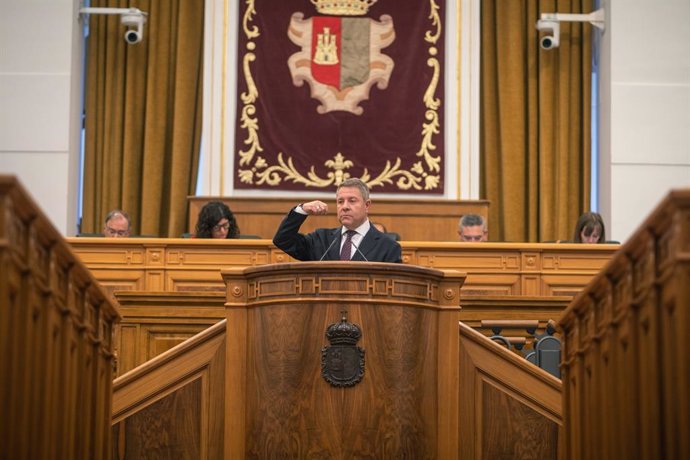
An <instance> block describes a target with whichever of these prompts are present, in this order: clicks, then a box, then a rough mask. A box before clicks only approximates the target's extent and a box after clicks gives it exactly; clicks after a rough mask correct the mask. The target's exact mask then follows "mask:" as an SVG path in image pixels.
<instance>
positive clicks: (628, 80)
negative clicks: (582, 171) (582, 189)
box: [601, 0, 690, 241]
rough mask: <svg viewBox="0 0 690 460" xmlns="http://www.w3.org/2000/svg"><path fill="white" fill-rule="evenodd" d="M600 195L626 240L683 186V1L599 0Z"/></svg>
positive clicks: (686, 15)
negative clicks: (603, 14) (602, 24)
mask: <svg viewBox="0 0 690 460" xmlns="http://www.w3.org/2000/svg"><path fill="white" fill-rule="evenodd" d="M604 6H605V8H606V10H607V29H606V33H605V34H604V36H603V41H602V80H601V85H602V86H601V91H602V112H601V115H602V133H601V141H602V142H601V152H602V164H601V166H602V177H601V186H602V197H601V210H602V212H603V213H604V214H605V215H607V216H608V217H609V218H610V220H609V222H610V225H609V229H607V237H609V238H611V239H616V240H620V241H624V240H626V239H627V238H628V237H629V236H630V234H631V233H632V232H633V231H634V230H635V229H636V228H637V227H638V225H639V224H640V223H641V221H642V220H644V218H645V217H646V216H647V215H648V214H649V213H650V211H651V210H652V209H654V208H655V207H656V205H657V204H658V202H659V201H660V200H661V198H662V197H663V196H665V195H666V194H667V193H668V191H669V190H670V189H672V188H680V187H690V2H689V1H688V0H664V1H663V2H649V1H641V0H606V1H605V2H604Z"/></svg>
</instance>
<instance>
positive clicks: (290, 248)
mask: <svg viewBox="0 0 690 460" xmlns="http://www.w3.org/2000/svg"><path fill="white" fill-rule="evenodd" d="M306 219H307V216H306V215H304V214H300V213H298V212H295V210H294V209H293V210H291V211H290V213H289V214H288V215H287V216H286V217H285V219H283V221H282V222H281V223H280V227H278V231H276V234H275V236H274V237H273V244H275V245H276V246H277V247H278V248H280V249H282V250H283V251H285V252H286V253H287V254H289V255H290V256H292V257H293V258H295V259H297V260H340V240H341V238H342V235H341V233H342V232H341V227H338V228H319V229H317V230H316V231H314V232H312V233H308V234H306V235H304V234H302V233H299V228H300V226H301V225H302V223H303V222H304V221H305V220H306ZM326 250H328V253H326ZM352 250H353V251H354V254H353V256H352V260H359V261H364V260H367V261H369V262H395V263H400V262H402V256H401V249H400V245H399V244H398V243H397V241H393V239H392V238H389V237H387V236H386V235H384V234H383V233H381V232H379V231H378V230H376V228H374V226H373V225H372V226H371V227H370V228H369V231H368V232H367V234H366V235H364V238H363V239H362V241H361V243H360V245H359V251H358V250H357V249H355V248H354V246H353V248H352ZM324 254H326V255H325V256H324ZM362 254H363V255H364V256H362ZM365 258H366V259H365Z"/></svg>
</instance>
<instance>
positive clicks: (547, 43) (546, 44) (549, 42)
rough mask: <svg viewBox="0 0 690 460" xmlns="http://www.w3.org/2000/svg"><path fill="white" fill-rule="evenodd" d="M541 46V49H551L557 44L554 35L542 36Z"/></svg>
mask: <svg viewBox="0 0 690 460" xmlns="http://www.w3.org/2000/svg"><path fill="white" fill-rule="evenodd" d="M539 46H541V49H543V50H550V49H551V48H554V47H555V46H556V42H555V40H554V37H553V36H552V35H544V36H543V37H541V40H539Z"/></svg>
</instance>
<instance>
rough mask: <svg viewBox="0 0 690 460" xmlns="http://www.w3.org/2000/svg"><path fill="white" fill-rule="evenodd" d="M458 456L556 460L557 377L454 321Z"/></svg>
mask: <svg viewBox="0 0 690 460" xmlns="http://www.w3.org/2000/svg"><path fill="white" fill-rule="evenodd" d="M459 366H460V380H459V383H458V388H459V394H460V405H459V406H460V407H459V412H460V418H459V420H460V427H459V430H458V436H459V442H458V444H459V447H460V452H459V455H458V458H461V459H475V458H487V459H489V458H539V459H556V458H562V457H561V453H562V438H563V433H562V432H563V413H562V409H561V381H560V380H559V379H557V378H555V377H553V376H552V375H550V374H548V373H547V372H545V371H544V370H542V369H539V368H538V367H536V366H534V365H533V364H531V363H529V362H527V361H526V360H525V359H523V358H521V357H518V356H517V355H515V354H514V353H512V352H510V351H508V350H506V349H505V348H503V347H501V346H500V345H498V344H496V343H494V342H492V341H491V340H489V339H487V338H486V337H484V336H483V335H482V334H480V333H479V332H477V331H475V330H473V329H471V328H469V327H468V326H467V325H465V324H463V323H460V362H459Z"/></svg>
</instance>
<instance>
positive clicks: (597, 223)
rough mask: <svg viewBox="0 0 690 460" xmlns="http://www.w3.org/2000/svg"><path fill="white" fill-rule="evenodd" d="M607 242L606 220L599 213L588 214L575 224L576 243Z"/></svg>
mask: <svg viewBox="0 0 690 460" xmlns="http://www.w3.org/2000/svg"><path fill="white" fill-rule="evenodd" d="M605 241H606V229H605V228H604V219H602V218H601V214H599V213H598V212H586V213H584V214H582V215H581V216H580V218H579V219H577V223H576V224H575V234H574V235H573V242H574V243H603V242H605Z"/></svg>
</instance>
